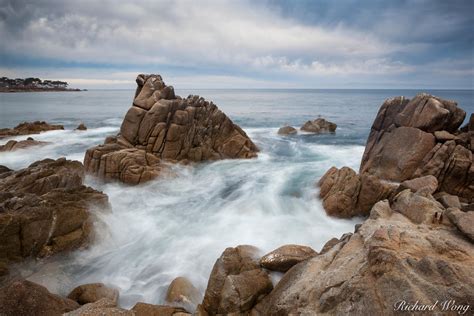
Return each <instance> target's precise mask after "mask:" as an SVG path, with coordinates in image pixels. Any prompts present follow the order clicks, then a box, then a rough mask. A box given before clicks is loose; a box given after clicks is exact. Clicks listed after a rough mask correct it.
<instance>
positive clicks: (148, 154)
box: [84, 75, 258, 184]
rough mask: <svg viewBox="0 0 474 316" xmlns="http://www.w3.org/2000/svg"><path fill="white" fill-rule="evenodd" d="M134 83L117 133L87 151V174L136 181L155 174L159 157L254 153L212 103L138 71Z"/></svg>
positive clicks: (186, 158) (178, 158)
mask: <svg viewBox="0 0 474 316" xmlns="http://www.w3.org/2000/svg"><path fill="white" fill-rule="evenodd" d="M137 84H138V87H137V91H136V93H135V99H134V101H133V105H132V107H131V108H130V109H129V110H128V112H127V114H126V115H125V118H124V120H123V123H122V126H121V128H120V133H119V134H118V135H117V137H113V138H110V139H107V140H106V142H105V144H104V145H100V146H96V147H93V148H90V149H89V150H87V152H86V155H85V158H84V165H85V166H86V170H87V171H88V172H90V173H92V174H94V175H96V176H98V177H100V178H102V179H105V180H110V179H118V180H121V181H123V182H125V183H129V184H138V183H141V182H145V181H148V180H151V179H153V178H156V177H157V176H159V175H160V173H161V172H162V171H163V170H164V169H166V168H163V166H162V162H163V161H171V162H176V161H183V162H187V161H192V162H199V161H205V160H216V159H225V158H252V157H256V155H257V151H258V149H257V147H256V146H255V144H254V143H253V142H252V141H251V140H250V138H249V137H248V136H247V135H246V134H245V132H244V131H243V130H242V129H241V128H240V127H239V126H237V125H236V124H234V123H233V122H232V121H231V120H230V119H229V118H228V117H227V116H226V115H225V114H224V113H223V112H221V111H220V110H219V109H218V108H217V106H216V105H214V104H213V103H212V102H209V101H206V100H204V99H203V98H201V97H199V96H189V97H187V98H181V97H179V96H175V94H174V90H173V87H172V86H166V85H165V83H164V82H163V80H162V78H161V76H159V75H139V76H138V77H137Z"/></svg>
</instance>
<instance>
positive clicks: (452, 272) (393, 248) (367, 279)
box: [252, 190, 474, 315]
mask: <svg viewBox="0 0 474 316" xmlns="http://www.w3.org/2000/svg"><path fill="white" fill-rule="evenodd" d="M403 192H407V193H409V194H415V193H412V192H410V191H409V190H407V191H403ZM379 203H380V204H379ZM379 203H377V205H376V206H374V208H375V207H377V208H379V210H378V211H377V215H375V213H374V215H373V216H372V215H371V217H370V218H368V219H367V220H366V221H365V222H364V223H363V224H362V225H361V227H360V228H359V229H358V230H357V232H356V233H354V234H352V235H349V236H348V237H347V238H346V239H345V240H344V241H341V242H339V243H336V244H334V245H333V246H332V247H331V248H330V249H329V250H327V251H326V252H324V253H322V254H319V255H318V256H315V257H313V258H311V259H309V260H306V261H304V262H302V263H300V264H298V265H296V266H294V267H293V268H292V269H290V270H289V271H288V272H287V273H286V274H285V275H284V276H283V278H282V279H281V280H280V281H279V283H278V284H277V285H276V286H275V288H274V289H273V291H272V292H271V293H270V294H268V295H267V296H265V297H264V298H263V299H262V300H261V301H260V302H259V303H258V304H257V305H256V306H255V307H254V308H253V309H252V313H253V314H254V315H394V314H397V313H398V312H396V311H394V305H395V304H396V303H397V302H399V301H400V300H405V301H406V302H411V304H414V303H415V302H418V304H433V303H434V302H436V301H437V300H438V301H439V302H444V301H446V300H455V301H456V304H457V305H462V304H464V305H467V304H472V302H473V300H474V273H472V267H473V264H474V243H472V242H470V241H469V240H468V239H465V238H463V236H462V235H461V234H459V233H457V232H456V231H455V230H453V228H452V227H451V226H446V225H438V226H436V227H435V228H434V226H432V224H416V223H413V222H412V221H411V220H409V219H408V218H407V217H405V216H404V215H402V214H400V213H399V212H394V211H390V205H389V203H388V201H382V202H379ZM453 284H456V286H453ZM434 313H438V314H443V313H445V311H442V310H441V307H440V306H439V305H438V306H437V307H436V310H435V311H434Z"/></svg>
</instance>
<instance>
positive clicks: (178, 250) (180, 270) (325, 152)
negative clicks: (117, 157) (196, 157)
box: [0, 89, 474, 307]
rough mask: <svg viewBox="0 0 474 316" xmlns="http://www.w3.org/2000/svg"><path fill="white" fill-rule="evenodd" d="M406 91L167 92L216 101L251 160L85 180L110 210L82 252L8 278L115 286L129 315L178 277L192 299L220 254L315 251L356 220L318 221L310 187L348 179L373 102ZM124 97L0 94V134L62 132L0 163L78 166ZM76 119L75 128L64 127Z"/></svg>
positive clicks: (128, 98)
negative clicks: (159, 175)
mask: <svg viewBox="0 0 474 316" xmlns="http://www.w3.org/2000/svg"><path fill="white" fill-rule="evenodd" d="M418 92H421V91H415V90H185V89H181V90H180V89H177V90H176V93H177V94H179V95H181V96H187V95H189V94H199V95H201V96H203V97H205V98H206V99H208V100H212V101H213V102H214V103H215V104H217V105H218V106H219V108H220V109H221V110H222V111H223V112H224V113H226V114H227V115H228V116H229V117H230V118H231V119H232V120H233V121H234V122H235V123H237V124H238V125H240V126H241V127H242V128H243V129H244V130H245V131H246V132H247V134H248V135H249V136H250V138H251V139H252V140H253V141H254V142H255V143H256V145H257V146H258V147H259V149H260V153H259V156H258V158H256V159H251V160H222V161H217V162H212V163H202V164H199V165H197V166H195V167H189V166H178V165H177V166H174V169H175V171H176V173H177V174H178V176H177V177H175V178H171V179H170V178H163V179H158V180H156V181H153V182H150V183H146V184H143V185H140V186H136V187H130V186H126V185H122V184H120V183H108V184H104V183H100V182H99V181H97V180H96V179H93V178H91V177H88V178H87V179H86V184H87V185H90V186H92V187H94V188H96V189H98V190H102V191H104V192H105V193H107V194H108V196H109V198H110V202H111V204H112V209H113V210H112V213H104V212H100V210H93V212H94V215H95V216H96V218H97V220H96V224H95V229H96V232H97V238H96V240H95V242H94V243H93V244H92V246H91V247H89V248H88V249H86V250H80V251H76V252H73V253H71V254H69V255H65V256H58V257H54V258H51V259H48V260H43V261H40V262H39V263H38V262H34V263H33V262H27V263H25V264H21V265H19V266H18V267H17V268H18V271H19V273H20V274H21V275H22V276H24V277H27V278H29V279H31V280H33V281H35V282H38V283H40V284H43V285H45V286H46V287H48V289H50V290H51V291H52V292H56V293H59V294H62V295H67V294H68V292H69V291H70V290H71V289H72V288H73V287H75V286H76V285H79V284H84V283H92V282H103V283H105V284H108V285H111V286H114V287H116V288H118V289H119V291H120V304H121V305H122V306H123V307H130V306H132V305H133V304H134V303H135V302H137V301H144V302H147V303H154V304H163V303H164V297H165V293H166V289H167V287H168V285H169V283H170V282H171V281H172V280H173V279H174V278H176V277H178V276H185V277H188V278H189V279H190V280H191V281H192V282H193V283H194V285H195V286H196V287H198V289H199V290H200V291H201V293H202V294H203V293H204V290H205V288H206V285H207V280H208V277H209V274H210V271H211V269H212V266H213V264H214V262H215V260H216V259H217V258H218V257H219V256H220V254H221V253H222V252H223V251H224V249H225V248H226V247H233V246H237V245H239V244H250V245H254V246H256V247H258V248H259V249H260V252H261V254H264V253H266V252H268V251H271V250H273V249H275V248H276V247H279V246H281V245H283V244H291V243H293V244H304V245H308V246H311V247H313V248H314V249H315V250H316V251H319V250H320V249H321V247H322V246H323V245H324V243H325V242H326V241H327V240H329V239H331V238H332V237H340V236H341V235H342V234H343V233H346V232H352V231H353V230H354V225H355V224H357V223H359V222H360V221H361V219H357V218H356V219H351V220H341V219H335V218H330V217H328V216H327V215H326V214H325V212H324V209H323V208H322V205H321V201H320V200H319V199H318V198H317V196H318V188H317V187H316V185H315V183H316V182H317V181H318V179H319V178H320V177H321V176H322V175H323V174H324V172H325V171H326V170H327V169H329V168H330V167H331V166H337V167H342V166H349V167H351V168H353V169H355V170H358V167H359V163H360V159H361V157H362V153H363V151H364V146H365V141H366V139H367V136H368V134H369V131H370V127H371V125H372V122H373V120H374V118H375V115H376V113H377V111H378V109H379V107H380V105H381V104H382V103H383V101H384V100H385V99H386V98H389V97H393V96H398V95H403V96H406V97H413V96H414V95H416V94H417V93H418ZM423 92H428V93H431V94H433V95H436V96H439V97H442V98H446V99H451V100H455V101H457V102H458V105H459V106H460V107H462V108H463V109H464V110H465V111H466V112H467V113H468V116H469V114H470V113H473V112H474V91H473V90H434V91H432V90H431V91H430V90H428V91H423ZM133 96H134V91H132V90H102V91H101V90H91V91H83V92H48V93H44V92H42V93H10V94H8V93H3V94H0V127H14V126H15V125H17V124H18V123H20V122H23V121H34V120H45V121H47V122H49V123H56V124H63V125H64V126H65V129H66V130H64V131H50V132H45V133H42V134H40V135H32V137H33V138H34V139H36V140H42V141H48V142H51V144H50V145H47V146H44V147H40V148H34V149H29V150H20V151H16V152H11V153H0V165H5V166H7V167H10V168H13V169H20V168H23V167H26V166H28V165H29V164H30V163H32V162H34V161H36V160H39V159H44V158H59V157H67V158H68V159H75V160H80V161H82V160H83V158H84V153H85V150H86V149H87V148H90V147H92V146H94V145H97V144H101V143H103V141H104V139H105V138H106V137H107V136H109V135H115V134H116V133H117V132H118V130H119V128H120V124H121V122H122V119H123V116H124V115H125V113H126V111H127V110H128V108H129V107H130V105H131V103H132V99H133ZM318 116H322V117H324V118H326V119H328V120H330V121H332V122H334V123H336V124H337V125H338V128H337V131H336V133H335V134H331V135H312V134H307V133H299V134H298V135H295V136H287V137H285V136H279V135H277V130H278V128H279V127H281V126H283V125H285V124H289V125H292V126H295V127H300V126H301V125H303V123H304V122H306V121H307V120H310V119H315V118H317V117H318ZM81 122H84V123H85V125H86V126H87V127H88V130H87V131H75V130H74V128H75V127H77V125H78V124H79V123H81ZM26 137H27V136H22V137H14V138H13V139H25V138H26ZM6 142H7V139H3V140H0V144H4V143H6ZM272 277H273V279H274V280H278V278H279V277H281V275H278V274H277V273H274V274H273V275H272Z"/></svg>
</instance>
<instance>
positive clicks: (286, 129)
mask: <svg viewBox="0 0 474 316" xmlns="http://www.w3.org/2000/svg"><path fill="white" fill-rule="evenodd" d="M296 133H298V131H297V130H296V128H294V127H292V126H288V125H287V126H283V127H280V129H279V130H278V134H279V135H293V134H296Z"/></svg>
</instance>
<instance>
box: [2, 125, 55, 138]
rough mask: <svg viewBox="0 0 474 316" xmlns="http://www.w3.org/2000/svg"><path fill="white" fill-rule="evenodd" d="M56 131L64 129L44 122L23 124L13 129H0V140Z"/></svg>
mask: <svg viewBox="0 0 474 316" xmlns="http://www.w3.org/2000/svg"><path fill="white" fill-rule="evenodd" d="M58 129H64V126H62V125H53V124H48V123H46V122H44V121H36V122H31V123H30V122H24V123H20V124H18V125H17V126H15V127H14V128H0V139H2V138H5V137H11V136H19V135H29V134H39V133H41V132H46V131H52V130H58Z"/></svg>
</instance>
